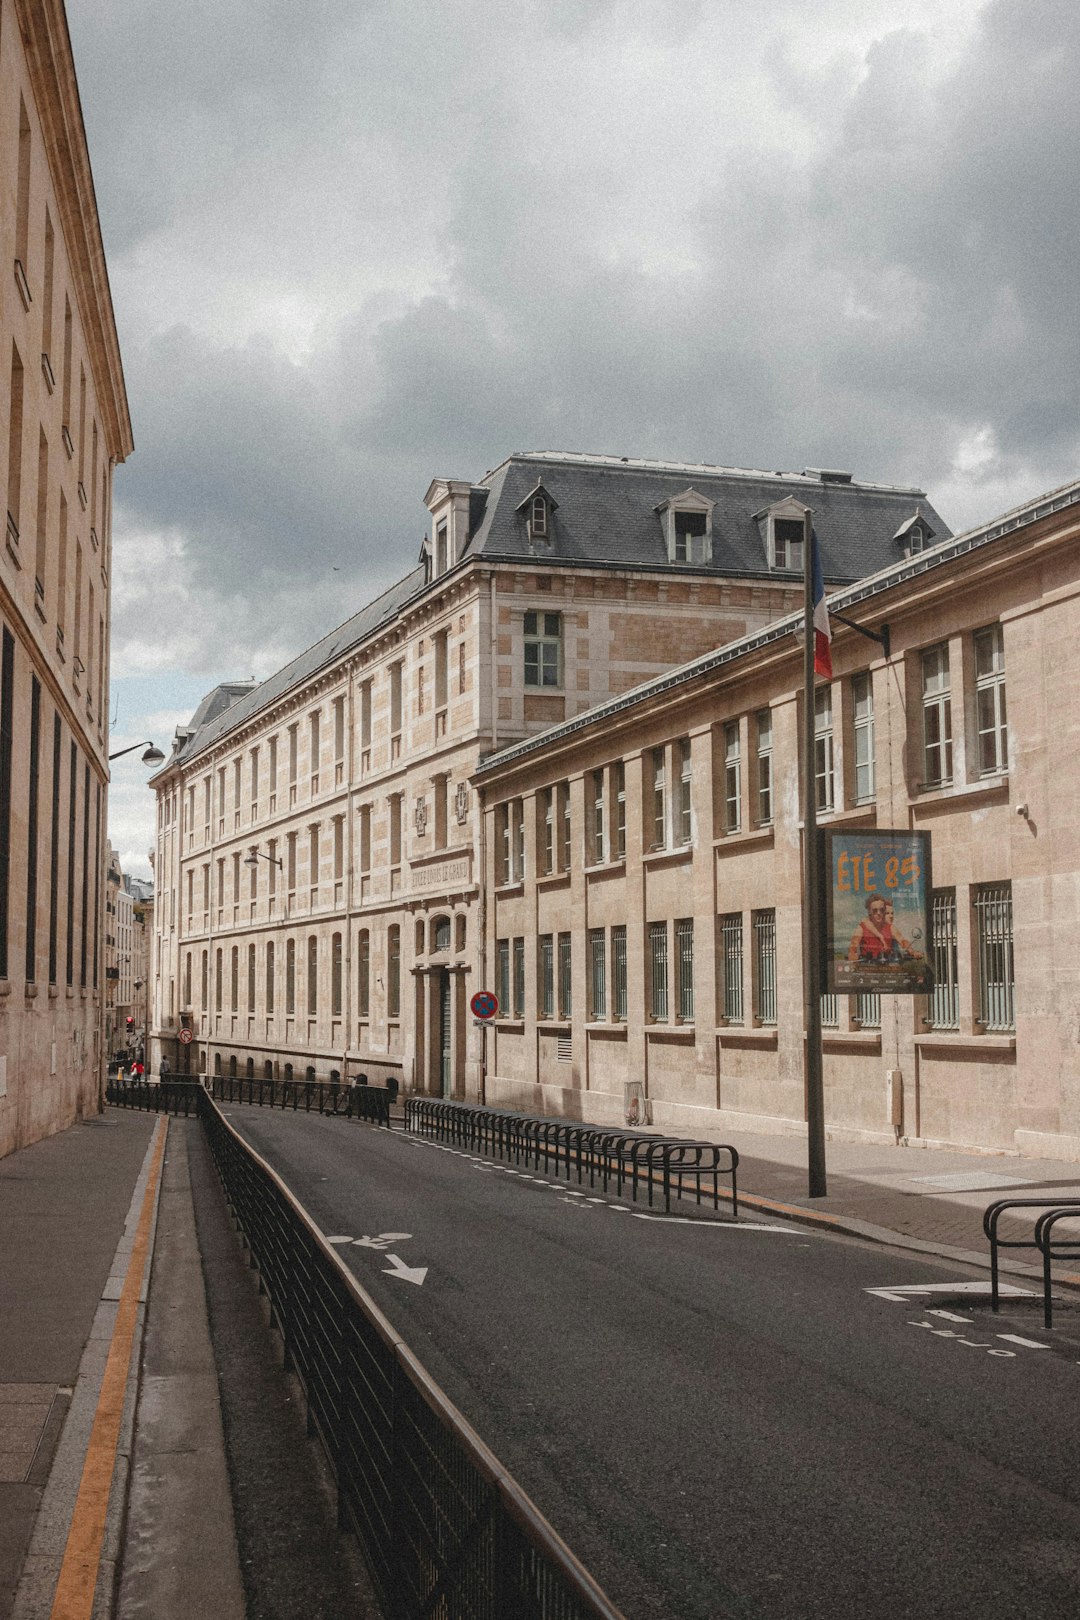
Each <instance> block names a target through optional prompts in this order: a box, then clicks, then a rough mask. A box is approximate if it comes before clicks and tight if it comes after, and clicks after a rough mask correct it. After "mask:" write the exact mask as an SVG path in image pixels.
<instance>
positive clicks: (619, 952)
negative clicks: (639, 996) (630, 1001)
mask: <svg viewBox="0 0 1080 1620" xmlns="http://www.w3.org/2000/svg"><path fill="white" fill-rule="evenodd" d="M611 998H612V1002H613V1007H612V1011H613V1012H614V1015H615V1017H616V1018H617V1019H618V1020H619V1021H620V1023H625V1021H626V928H625V926H623V925H621V924H620V926H619V927H617V928H613V929H612V930H611Z"/></svg>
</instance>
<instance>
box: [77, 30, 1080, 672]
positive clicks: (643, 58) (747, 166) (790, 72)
mask: <svg viewBox="0 0 1080 1620" xmlns="http://www.w3.org/2000/svg"><path fill="white" fill-rule="evenodd" d="M70 4H71V12H72V28H73V35H74V38H75V45H76V52H77V61H78V65H79V71H80V83H81V87H82V93H83V99H84V103H85V104H86V107H87V122H88V127H89V132H90V138H91V146H92V154H93V158H94V164H95V174H96V178H97V187H98V194H99V202H100V204H101V208H102V214H103V219H104V225H105V233H106V241H107V246H108V249H109V253H110V266H111V273H112V278H113V285H114V293H115V298H116V304H117V309H118V317H119V321H120V326H121V334H122V339H123V343H124V354H125V365H126V371H127V376H128V383H129V390H130V393H131V401H132V413H133V419H134V424H135V434H136V444H137V453H136V456H135V458H134V459H133V461H132V462H131V464H130V466H129V467H128V468H126V469H125V470H124V471H123V473H122V474H121V475H120V477H119V478H118V481H117V500H118V507H117V521H116V533H117V569H116V577H117V584H118V597H117V637H118V641H117V645H118V656H119V658H120V660H121V661H123V660H125V659H127V660H133V661H136V662H137V661H138V659H140V658H142V659H143V660H144V661H145V660H146V659H148V658H149V659H152V660H154V661H156V662H157V663H158V664H167V662H168V660H169V659H170V658H171V659H173V660H174V661H175V663H176V664H177V665H180V666H182V667H185V668H190V669H206V670H208V671H209V670H211V669H212V670H215V671H216V670H220V669H222V668H224V667H227V660H225V659H223V657H222V656H221V650H222V648H223V647H227V648H229V649H231V650H232V653H233V659H234V661H233V664H232V665H231V667H233V668H235V669H236V670H237V671H238V672H241V673H250V672H251V670H252V669H255V670H256V672H259V673H262V672H264V671H265V670H266V669H267V668H270V667H273V663H272V662H269V661H270V660H277V661H279V660H280V658H282V657H284V656H287V655H288V653H289V652H291V651H294V650H296V649H297V648H298V647H300V646H302V645H303V644H305V643H306V642H307V641H309V640H311V639H313V638H314V637H315V636H316V635H318V634H320V633H321V632H322V631H323V630H324V629H325V628H326V627H327V626H328V624H330V623H331V622H333V621H334V620H335V619H340V618H342V617H344V616H345V614H346V613H347V612H348V611H350V610H351V609H352V608H354V607H356V606H358V605H359V604H360V603H361V602H362V601H363V600H365V599H366V598H367V597H368V596H369V595H370V594H371V593H372V592H373V591H375V590H377V589H378V588H380V586H381V585H382V584H384V583H386V582H387V580H388V579H389V578H391V577H394V576H397V575H399V574H400V573H402V572H403V571H404V570H405V569H407V568H408V567H410V566H411V565H412V563H413V562H414V560H415V556H416V551H417V548H418V544H419V540H420V538H421V535H422V534H423V531H424V523H425V519H426V513H425V512H424V510H423V507H422V505H421V497H422V494H423V491H424V489H425V487H426V485H427V483H428V481H429V479H430V478H431V477H432V476H434V475H436V474H445V475H450V476H458V477H470V476H477V475H479V474H481V473H483V471H484V470H485V468H487V467H490V466H492V465H494V464H496V463H497V462H498V461H500V460H501V459H502V457H503V456H504V455H505V454H507V453H508V452H509V451H510V450H513V449H517V448H575V449H598V450H608V451H617V452H619V453H623V454H637V455H656V456H665V457H677V456H685V457H687V458H704V459H708V460H713V461H720V462H730V463H732V464H741V465H746V464H750V465H759V466H760V465H764V466H768V467H799V466H802V465H804V464H807V463H811V464H828V465H839V466H847V467H851V468H853V469H854V470H855V471H856V472H857V473H859V474H860V475H862V476H866V477H870V478H879V479H884V480H890V479H895V480H903V481H921V482H923V483H924V484H925V485H926V486H927V487H928V488H929V489H930V491H931V493H932V494H933V496H934V497H935V499H936V501H937V503H938V505H939V506H940V508H941V510H942V511H943V512H944V513H945V515H946V516H948V517H949V518H950V519H951V520H952V521H953V523H954V524H956V525H960V524H963V523H967V522H973V521H976V520H978V519H979V518H983V517H989V516H992V515H993V514H994V513H995V512H996V511H997V510H1000V509H1001V508H1003V507H1004V506H1005V505H1007V504H1009V503H1010V502H1012V501H1014V500H1019V499H1021V498H1024V497H1026V496H1028V495H1032V494H1034V493H1036V492H1037V491H1038V490H1040V489H1041V488H1044V487H1047V486H1049V485H1051V484H1053V483H1055V482H1061V481H1063V480H1064V479H1065V478H1066V477H1069V476H1071V475H1072V474H1073V472H1074V471H1075V464H1076V455H1077V448H1078V444H1077V439H1078V433H1077V420H1078V412H1077V404H1078V397H1077V396H1078V384H1077V378H1078V376H1080V364H1078V362H1080V352H1078V349H1080V336H1078V332H1080V325H1078V323H1077V321H1076V294H1075V290H1074V288H1075V270H1074V266H1075V263H1076V259H1077V248H1078V245H1080V241H1078V239H1080V219H1078V211H1080V200H1078V196H1077V192H1076V188H1075V183H1074V173H1075V167H1076V159H1077V147H1078V144H1080V143H1078V133H1080V130H1078V124H1080V110H1078V106H1077V98H1076V95H1075V83H1076V80H1077V73H1078V69H1080V13H1078V12H1077V10H1076V8H1075V6H1074V5H1073V4H1072V3H1071V0H990V3H987V4H981V3H980V0H950V3H939V4H933V5H932V4H930V0H911V3H910V4H909V5H908V6H907V7H906V9H905V16H904V24H903V26H899V27H898V26H897V22H896V16H895V11H894V9H893V8H892V7H891V6H890V5H887V4H885V3H884V0H867V3H865V4H860V5H856V4H855V3H854V0H822V3H821V4H819V5H815V6H814V7H813V8H807V7H805V5H798V4H795V3H794V0H768V3H764V0H763V3H760V4H757V5H755V6H753V7H750V6H747V5H744V4H741V3H736V0H729V3H727V4H723V5H717V4H713V5H708V6H706V5H704V4H697V3H691V0H683V3H680V0H669V3H660V0H656V3H653V4H650V3H645V0H638V3H630V0H606V3H604V0H596V3H587V0H580V3H574V0H563V3H560V4H557V5H554V6H553V5H551V4H550V3H548V4H541V3H540V0H533V3H531V4H527V5H524V6H522V7H521V8H514V11H513V12H512V14H510V15H509V16H507V15H504V12H503V10H502V8H497V7H495V6H494V5H493V4H491V3H490V0H460V3H457V4H452V5H449V6H448V5H444V4H440V5H436V4H434V3H432V4H419V5H411V6H408V7H402V6H391V5H386V4H382V5H380V4H376V3H374V0H372V3H371V4H368V5H361V4H356V5H353V6H351V7H345V8H342V7H339V6H337V5H332V4H330V3H329V0H326V3H321V0H320V3H318V4H308V5H305V6H304V7H296V6H293V5H287V4H285V3H284V0H281V3H277V4H273V5H270V4H264V5H262V6H261V7H259V6H255V7H252V6H251V5H244V6H241V5H239V4H238V3H235V0H228V3H216V4H214V5H213V6H210V5H209V4H208V3H201V4H195V5H191V6H186V7H184V8H181V9H180V10H177V9H176V8H173V11H172V12H169V13H167V14H166V13H160V12H159V11H157V10H155V12H154V14H153V16H152V17H150V16H148V15H147V8H145V7H143V6H141V5H137V4H135V0H111V3H105V0H101V3H100V4H96V5H95V6H94V7H92V8H90V7H85V8H83V7H80V6H79V5H77V4H76V0H70ZM163 570H167V577H168V578H169V580H170V588H171V590H174V591H175V601H176V602H177V604H178V606H179V608H180V609H181V610H182V611H178V612H174V613H172V614H170V615H168V616H163V615H162V614H161V611H160V606H157V607H156V606H155V604H156V603H157V602H159V598H160V592H161V586H162V578H163ZM334 570H337V572H334ZM122 571H123V583H122V582H121V572H122ZM185 604H189V605H190V606H189V607H185ZM148 615H155V622H156V624H157V625H158V626H159V627H160V633H159V634H158V635H156V636H155V638H154V639H153V644H152V645H150V644H148V638H147V637H146V636H145V634H142V633H141V627H142V626H145V624H146V622H147V616H148Z"/></svg>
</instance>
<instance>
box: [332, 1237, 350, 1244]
mask: <svg viewBox="0 0 1080 1620" xmlns="http://www.w3.org/2000/svg"><path fill="white" fill-rule="evenodd" d="M326 1241H327V1243H351V1242H352V1238H351V1237H328V1238H327V1240H326Z"/></svg>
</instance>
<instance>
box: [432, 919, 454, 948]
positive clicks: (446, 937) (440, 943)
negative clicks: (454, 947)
mask: <svg viewBox="0 0 1080 1620" xmlns="http://www.w3.org/2000/svg"><path fill="white" fill-rule="evenodd" d="M431 948H432V950H433V951H448V950H449V949H450V919H449V917H436V918H435V921H434V922H433V923H432V925H431Z"/></svg>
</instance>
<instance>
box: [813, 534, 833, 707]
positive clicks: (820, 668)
mask: <svg viewBox="0 0 1080 1620" xmlns="http://www.w3.org/2000/svg"><path fill="white" fill-rule="evenodd" d="M810 590H811V593H812V596H813V602H814V674H815V675H824V677H825V679H826V680H831V679H832V630H831V629H830V627H829V610H828V608H827V607H826V606H825V581H824V579H823V578H822V573H821V550H820V548H819V546H818V538H817V533H816V532H815V530H813V529H811V530H810Z"/></svg>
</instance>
